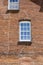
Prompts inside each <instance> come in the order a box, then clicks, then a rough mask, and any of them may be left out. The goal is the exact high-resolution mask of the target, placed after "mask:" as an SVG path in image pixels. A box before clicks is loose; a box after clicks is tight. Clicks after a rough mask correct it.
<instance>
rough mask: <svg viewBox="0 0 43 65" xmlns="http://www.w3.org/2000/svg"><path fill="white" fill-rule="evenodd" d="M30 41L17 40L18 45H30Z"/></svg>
mask: <svg viewBox="0 0 43 65" xmlns="http://www.w3.org/2000/svg"><path fill="white" fill-rule="evenodd" d="M31 44H32V42H18V45H26V46H31Z"/></svg>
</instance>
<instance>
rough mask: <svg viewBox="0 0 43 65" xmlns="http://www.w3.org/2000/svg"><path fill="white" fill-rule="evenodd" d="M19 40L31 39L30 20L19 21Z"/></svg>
mask: <svg viewBox="0 0 43 65" xmlns="http://www.w3.org/2000/svg"><path fill="white" fill-rule="evenodd" d="M19 41H24V42H25V41H27V42H28V41H31V22H29V21H22V22H20V23H19Z"/></svg>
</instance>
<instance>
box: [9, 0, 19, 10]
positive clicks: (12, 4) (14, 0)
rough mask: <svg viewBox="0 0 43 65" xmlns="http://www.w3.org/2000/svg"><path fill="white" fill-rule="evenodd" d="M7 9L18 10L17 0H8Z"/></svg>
mask: <svg viewBox="0 0 43 65" xmlns="http://www.w3.org/2000/svg"><path fill="white" fill-rule="evenodd" d="M8 10H19V0H8Z"/></svg>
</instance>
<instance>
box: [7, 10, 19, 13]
mask: <svg viewBox="0 0 43 65" xmlns="http://www.w3.org/2000/svg"><path fill="white" fill-rule="evenodd" d="M18 12H19V10H7V11H6V14H8V13H18Z"/></svg>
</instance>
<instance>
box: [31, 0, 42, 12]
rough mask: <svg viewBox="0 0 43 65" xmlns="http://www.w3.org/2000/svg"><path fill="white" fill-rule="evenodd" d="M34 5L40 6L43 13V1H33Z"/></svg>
mask: <svg viewBox="0 0 43 65" xmlns="http://www.w3.org/2000/svg"><path fill="white" fill-rule="evenodd" d="M31 1H32V2H33V3H35V4H37V5H39V6H40V10H39V12H43V0H31Z"/></svg>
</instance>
